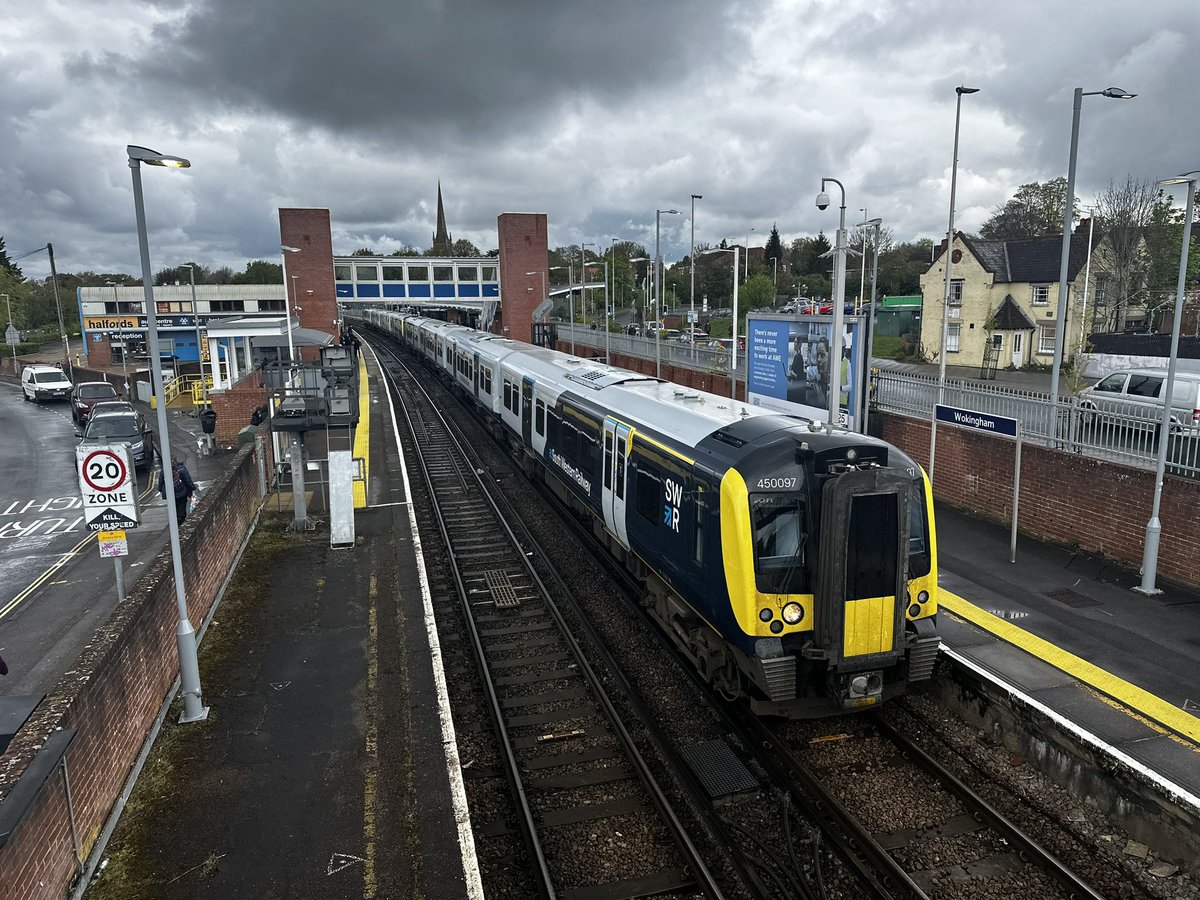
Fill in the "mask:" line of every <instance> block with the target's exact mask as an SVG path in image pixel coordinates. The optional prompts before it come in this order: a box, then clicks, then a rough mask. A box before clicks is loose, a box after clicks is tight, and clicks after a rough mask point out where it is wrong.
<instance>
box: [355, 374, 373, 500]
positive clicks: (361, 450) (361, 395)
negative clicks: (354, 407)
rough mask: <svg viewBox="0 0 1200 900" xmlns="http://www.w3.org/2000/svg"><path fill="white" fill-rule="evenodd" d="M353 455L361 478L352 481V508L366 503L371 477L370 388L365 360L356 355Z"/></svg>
mask: <svg viewBox="0 0 1200 900" xmlns="http://www.w3.org/2000/svg"><path fill="white" fill-rule="evenodd" d="M354 456H355V457H356V458H357V459H361V460H362V461H363V480H362V481H356V482H354V508H355V509H365V508H366V505H367V481H368V480H370V478H371V388H370V386H369V385H368V384H367V361H366V360H365V359H364V358H363V356H362V354H361V353H360V354H359V356H358V426H357V427H356V428H355V429H354Z"/></svg>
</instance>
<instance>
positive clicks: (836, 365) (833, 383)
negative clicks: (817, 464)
mask: <svg viewBox="0 0 1200 900" xmlns="http://www.w3.org/2000/svg"><path fill="white" fill-rule="evenodd" d="M826 184H836V185H837V186H838V189H839V190H841V192H842V205H841V207H840V210H841V217H840V218H839V219H838V230H837V243H836V244H835V245H834V248H833V253H834V264H833V280H834V286H833V335H832V339H831V340H830V346H829V357H830V358H829V427H830V428H833V427H834V426H835V425H837V424H838V421H839V416H838V413H839V411H840V410H841V399H842V337H843V335H842V331H843V324H842V322H843V317H844V315H845V310H844V309H843V306H845V303H846V250H847V247H846V188H845V187H844V186H843V185H842V183H841V182H840V181H838V180H837V179H836V178H822V179H821V192H820V193H819V194H817V209H828V208H829V195H828V194H827V193H825V185H826ZM848 412H849V410H847V413H848Z"/></svg>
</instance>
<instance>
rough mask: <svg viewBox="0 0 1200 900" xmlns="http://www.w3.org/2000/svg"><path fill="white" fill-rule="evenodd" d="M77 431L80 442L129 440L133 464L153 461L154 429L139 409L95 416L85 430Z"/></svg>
mask: <svg viewBox="0 0 1200 900" xmlns="http://www.w3.org/2000/svg"><path fill="white" fill-rule="evenodd" d="M75 434H76V435H77V436H78V437H79V443H80V444H85V445H86V444H128V445H129V449H130V454H131V455H132V456H133V464H134V465H135V466H136V467H137V468H139V469H148V468H150V466H151V465H152V464H153V463H154V432H153V430H151V428H150V423H149V422H148V421H146V417H145V416H144V415H142V414H141V413H140V412H137V411H134V412H122V413H109V414H108V415H101V416H96V417H94V418H93V419H92V421H90V422H89V423H88V425H87V429H86V430H85V431H83V432H82V433H81V432H78V431H76V432H75Z"/></svg>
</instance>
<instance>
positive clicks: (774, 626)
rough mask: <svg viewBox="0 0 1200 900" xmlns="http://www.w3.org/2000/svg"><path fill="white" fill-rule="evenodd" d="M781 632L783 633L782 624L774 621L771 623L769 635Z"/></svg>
mask: <svg viewBox="0 0 1200 900" xmlns="http://www.w3.org/2000/svg"><path fill="white" fill-rule="evenodd" d="M781 631H783V623H782V622H780V621H779V620H778V619H776V620H775V621H774V622H772V623H771V634H779V632H781Z"/></svg>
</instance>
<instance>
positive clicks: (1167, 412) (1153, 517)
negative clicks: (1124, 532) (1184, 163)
mask: <svg viewBox="0 0 1200 900" xmlns="http://www.w3.org/2000/svg"><path fill="white" fill-rule="evenodd" d="M1198 175H1200V170H1198V171H1195V172H1188V173H1186V174H1184V175H1177V176H1176V177H1174V178H1164V179H1163V180H1162V181H1160V182H1159V184H1161V185H1174V184H1185V185H1187V209H1186V211H1185V212H1184V214H1183V246H1182V247H1181V248H1180V250H1179V278H1178V280H1177V281H1176V282H1175V322H1174V325H1173V326H1172V327H1171V356H1170V361H1169V362H1168V363H1167V383H1166V384H1165V385H1164V386H1163V389H1162V393H1161V394H1160V395H1159V396H1161V397H1163V398H1165V399H1164V401H1163V409H1162V420H1161V421H1160V422H1159V423H1158V465H1157V466H1156V467H1155V470H1154V505H1153V507H1152V508H1151V510H1150V521H1149V522H1147V523H1146V542H1145V547H1144V549H1143V551H1142V583H1141V584H1140V585H1139V586H1138V587H1135V588H1134V590H1135V591H1137V592H1138V593H1139V594H1146V595H1147V596H1153V595H1155V594H1161V593H1162V590H1161V589H1160V588H1158V587H1156V586H1155V583H1154V582H1155V578H1156V577H1157V574H1158V542H1159V538H1160V537H1161V535H1162V523H1161V522H1160V521H1159V520H1158V512H1159V509H1160V507H1161V506H1162V489H1163V472H1164V471H1165V470H1166V467H1167V446H1168V444H1169V443H1170V440H1171V412H1172V400H1173V399H1174V397H1175V394H1174V393H1173V391H1174V389H1175V366H1176V363H1177V362H1178V360H1179V333H1180V331H1181V330H1182V329H1183V307H1184V292H1183V289H1184V285H1185V282H1186V281H1187V266H1188V249H1189V245H1190V244H1191V241H1192V210H1193V206H1194V204H1195V197H1196V181H1197V176H1198ZM1189 406H1190V404H1189Z"/></svg>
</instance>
